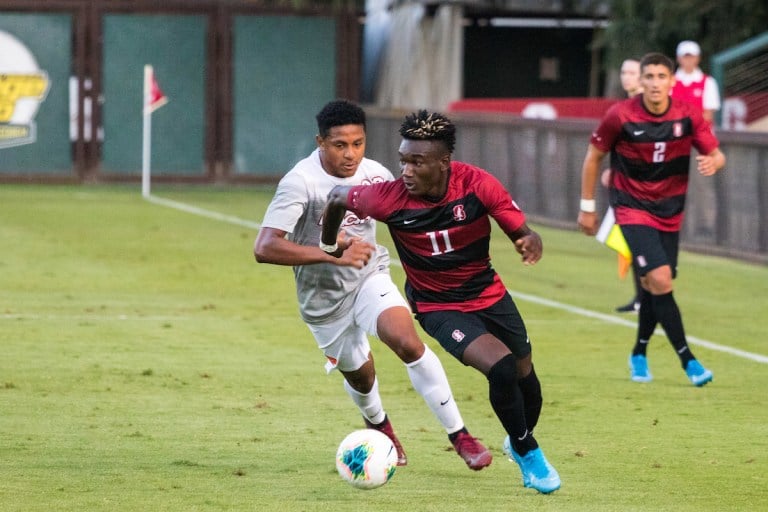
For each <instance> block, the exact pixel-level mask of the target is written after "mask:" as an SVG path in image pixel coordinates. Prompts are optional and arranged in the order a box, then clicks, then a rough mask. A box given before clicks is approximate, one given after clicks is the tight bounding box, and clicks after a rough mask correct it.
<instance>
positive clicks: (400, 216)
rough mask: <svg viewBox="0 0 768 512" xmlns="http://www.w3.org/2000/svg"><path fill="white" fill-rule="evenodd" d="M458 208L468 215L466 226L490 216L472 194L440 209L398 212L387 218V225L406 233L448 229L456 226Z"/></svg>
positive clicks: (463, 220)
mask: <svg viewBox="0 0 768 512" xmlns="http://www.w3.org/2000/svg"><path fill="white" fill-rule="evenodd" d="M457 206H461V207H462V211H463V213H464V214H465V215H466V218H465V219H462V222H464V223H466V224H470V223H472V222H474V221H475V220H477V219H479V218H480V217H482V216H484V215H487V214H488V210H487V209H486V207H485V205H483V203H482V202H481V201H480V200H479V199H478V198H477V196H476V195H475V194H474V193H471V194H467V195H466V196H464V197H462V198H459V199H457V200H455V201H450V202H448V203H446V204H444V205H442V206H440V207H431V208H409V209H404V210H398V211H396V212H394V213H392V214H391V215H390V216H389V217H387V219H386V223H387V225H389V226H390V227H391V228H396V229H398V230H401V231H406V232H410V231H424V230H425V229H428V230H429V231H437V230H440V229H447V228H450V227H452V226H455V225H456V218H455V213H454V209H455V208H456V207H457Z"/></svg>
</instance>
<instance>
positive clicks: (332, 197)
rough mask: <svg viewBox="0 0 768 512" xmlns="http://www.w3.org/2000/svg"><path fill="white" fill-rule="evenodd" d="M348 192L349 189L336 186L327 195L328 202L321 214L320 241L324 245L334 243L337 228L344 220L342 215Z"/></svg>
mask: <svg viewBox="0 0 768 512" xmlns="http://www.w3.org/2000/svg"><path fill="white" fill-rule="evenodd" d="M348 192H349V187H343V186H337V187H333V189H332V190H331V191H330V192H329V193H328V202H327V203H326V205H325V211H324V212H323V221H322V224H323V231H322V234H321V235H320V240H321V241H322V242H323V243H324V244H329V245H332V244H334V243H336V236H337V234H338V232H339V227H340V226H341V222H342V221H343V220H344V214H345V213H346V212H347V194H348Z"/></svg>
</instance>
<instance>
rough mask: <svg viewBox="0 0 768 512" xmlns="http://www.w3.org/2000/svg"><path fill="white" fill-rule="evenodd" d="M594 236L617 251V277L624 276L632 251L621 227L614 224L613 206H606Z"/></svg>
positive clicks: (627, 269) (630, 263)
mask: <svg viewBox="0 0 768 512" xmlns="http://www.w3.org/2000/svg"><path fill="white" fill-rule="evenodd" d="M595 238H596V239H597V241H598V242H601V243H603V244H605V245H606V246H607V247H609V248H611V249H613V250H614V251H616V252H617V253H619V263H618V265H619V269H618V271H619V277H620V278H622V279H623V278H624V277H626V275H627V271H629V267H630V266H631V265H632V251H630V250H629V246H628V245H627V241H626V240H625V239H624V234H623V233H622V232H621V228H620V227H619V225H618V224H616V218H615V217H614V214H613V208H608V211H606V212H605V217H603V222H602V224H601V225H600V229H599V230H598V232H597V235H595Z"/></svg>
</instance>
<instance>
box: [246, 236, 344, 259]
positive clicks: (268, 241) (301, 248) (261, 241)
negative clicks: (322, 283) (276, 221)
mask: <svg viewBox="0 0 768 512" xmlns="http://www.w3.org/2000/svg"><path fill="white" fill-rule="evenodd" d="M286 234H287V233H286V232H285V231H281V230H279V229H273V228H261V230H259V234H258V236H257V237H256V241H255V242H254V244H253V254H254V256H255V257H256V261H257V262H259V263H271V264H273V265H288V266H296V265H312V264H315V263H331V262H333V261H334V260H335V258H333V257H332V256H331V255H329V254H327V253H325V252H324V251H323V250H322V249H320V248H319V247H314V246H307V245H300V244H297V243H295V242H292V241H291V240H288V239H287V238H286Z"/></svg>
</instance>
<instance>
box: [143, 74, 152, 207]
mask: <svg viewBox="0 0 768 512" xmlns="http://www.w3.org/2000/svg"><path fill="white" fill-rule="evenodd" d="M151 84H152V66H150V65H149V64H146V65H145V66H144V97H143V101H142V105H141V106H142V108H141V110H142V115H143V117H144V128H143V130H142V143H141V195H142V196H143V197H149V176H150V174H149V165H150V158H151V155H152V111H151V110H150V109H149V108H148V107H149V91H150V88H151V87H152V85H151Z"/></svg>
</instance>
